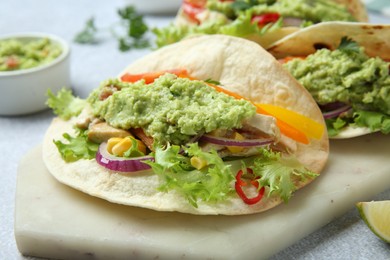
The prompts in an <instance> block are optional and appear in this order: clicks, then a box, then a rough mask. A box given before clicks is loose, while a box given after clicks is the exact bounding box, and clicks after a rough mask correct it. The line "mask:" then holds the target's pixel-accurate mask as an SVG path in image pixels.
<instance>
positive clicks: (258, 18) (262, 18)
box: [251, 13, 280, 27]
mask: <svg viewBox="0 0 390 260" xmlns="http://www.w3.org/2000/svg"><path fill="white" fill-rule="evenodd" d="M279 18H280V14H278V13H266V14H259V15H255V16H253V17H252V19H251V22H252V23H257V25H258V26H259V27H263V26H265V25H267V24H269V23H275V22H277V21H278V20H279Z"/></svg>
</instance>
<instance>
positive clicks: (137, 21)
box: [74, 5, 150, 52]
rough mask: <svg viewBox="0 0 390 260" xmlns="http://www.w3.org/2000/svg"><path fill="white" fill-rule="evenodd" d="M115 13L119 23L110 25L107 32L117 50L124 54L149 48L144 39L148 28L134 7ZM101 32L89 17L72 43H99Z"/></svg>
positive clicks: (148, 43) (146, 40) (92, 18)
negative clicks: (114, 40)
mask: <svg viewBox="0 0 390 260" xmlns="http://www.w3.org/2000/svg"><path fill="white" fill-rule="evenodd" d="M117 13H118V16H119V21H118V23H116V24H113V25H111V26H110V27H109V28H108V31H109V32H110V33H111V36H113V37H114V38H115V39H116V40H117V41H118V49H119V50H120V51H123V52H124V51H129V50H132V49H143V48H148V47H150V42H149V39H148V38H147V37H146V34H147V32H148V31H149V27H148V26H147V24H146V23H145V22H144V18H143V16H142V15H141V14H139V13H138V12H137V10H136V9H135V8H134V6H131V5H130V6H126V7H124V8H122V9H118V11H117ZM103 31H104V29H102V28H98V27H97V26H96V23H95V18H94V17H91V18H89V19H88V20H87V21H86V23H85V25H84V28H83V30H81V31H80V32H79V33H77V34H76V36H75V38H74V41H75V42H77V43H80V44H96V43H98V42H99V40H98V33H99V32H103Z"/></svg>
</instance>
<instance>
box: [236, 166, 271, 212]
mask: <svg viewBox="0 0 390 260" xmlns="http://www.w3.org/2000/svg"><path fill="white" fill-rule="evenodd" d="M247 173H249V174H251V175H253V171H252V169H250V168H247ZM243 174H244V172H243V170H239V171H238V172H237V175H236V183H235V185H234V186H235V189H236V192H237V194H238V196H239V197H240V198H241V199H242V200H243V201H244V202H245V203H246V204H248V205H253V204H256V203H258V202H259V201H260V200H261V199H262V198H263V195H264V192H265V187H261V188H260V189H259V190H258V194H257V196H256V197H253V198H248V197H247V196H246V194H245V192H244V190H243V189H242V187H243V186H246V185H247V184H248V183H247V182H245V181H244V180H242V179H241V177H242V175H243ZM253 177H254V178H253V179H252V180H251V181H250V182H249V183H250V184H252V185H253V186H255V187H256V188H257V189H258V188H259V183H258V182H257V181H256V179H258V177H255V176H254V175H253Z"/></svg>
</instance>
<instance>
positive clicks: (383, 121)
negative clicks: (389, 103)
mask: <svg viewBox="0 0 390 260" xmlns="http://www.w3.org/2000/svg"><path fill="white" fill-rule="evenodd" d="M354 121H355V124H356V125H357V126H362V127H368V128H370V129H371V130H372V131H378V130H379V131H381V132H382V133H384V134H388V133H390V115H386V114H383V113H381V112H373V111H363V110H361V111H356V112H355V113H354Z"/></svg>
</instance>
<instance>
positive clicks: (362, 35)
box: [267, 22, 390, 139]
mask: <svg viewBox="0 0 390 260" xmlns="http://www.w3.org/2000/svg"><path fill="white" fill-rule="evenodd" d="M345 36H347V37H349V38H351V39H352V40H354V41H355V42H357V43H358V44H359V46H361V47H364V51H365V53H366V54H367V55H368V56H370V57H380V58H381V59H382V60H386V61H388V60H390V37H389V36H390V25H388V24H370V23H350V22H325V23H320V24H317V25H313V26H310V27H308V28H305V29H303V30H301V31H299V32H296V33H293V34H291V35H289V36H286V37H285V38H283V39H281V40H279V41H277V42H275V43H274V44H272V45H271V46H270V47H269V48H268V49H267V50H268V51H269V52H270V53H271V54H272V55H273V56H274V57H276V58H277V59H282V58H285V57H288V56H292V57H294V56H297V57H306V56H308V55H310V54H313V53H315V52H316V51H317V50H318V49H320V48H327V49H330V50H335V49H336V48H337V47H338V46H339V44H340V40H341V38H342V37H345ZM372 132H373V131H372V130H370V129H369V128H366V127H351V126H348V127H345V128H344V129H343V130H342V131H341V132H340V133H339V134H338V135H336V136H334V137H333V136H332V137H331V138H332V139H345V138H352V137H357V136H362V135H365V134H370V133H372Z"/></svg>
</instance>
